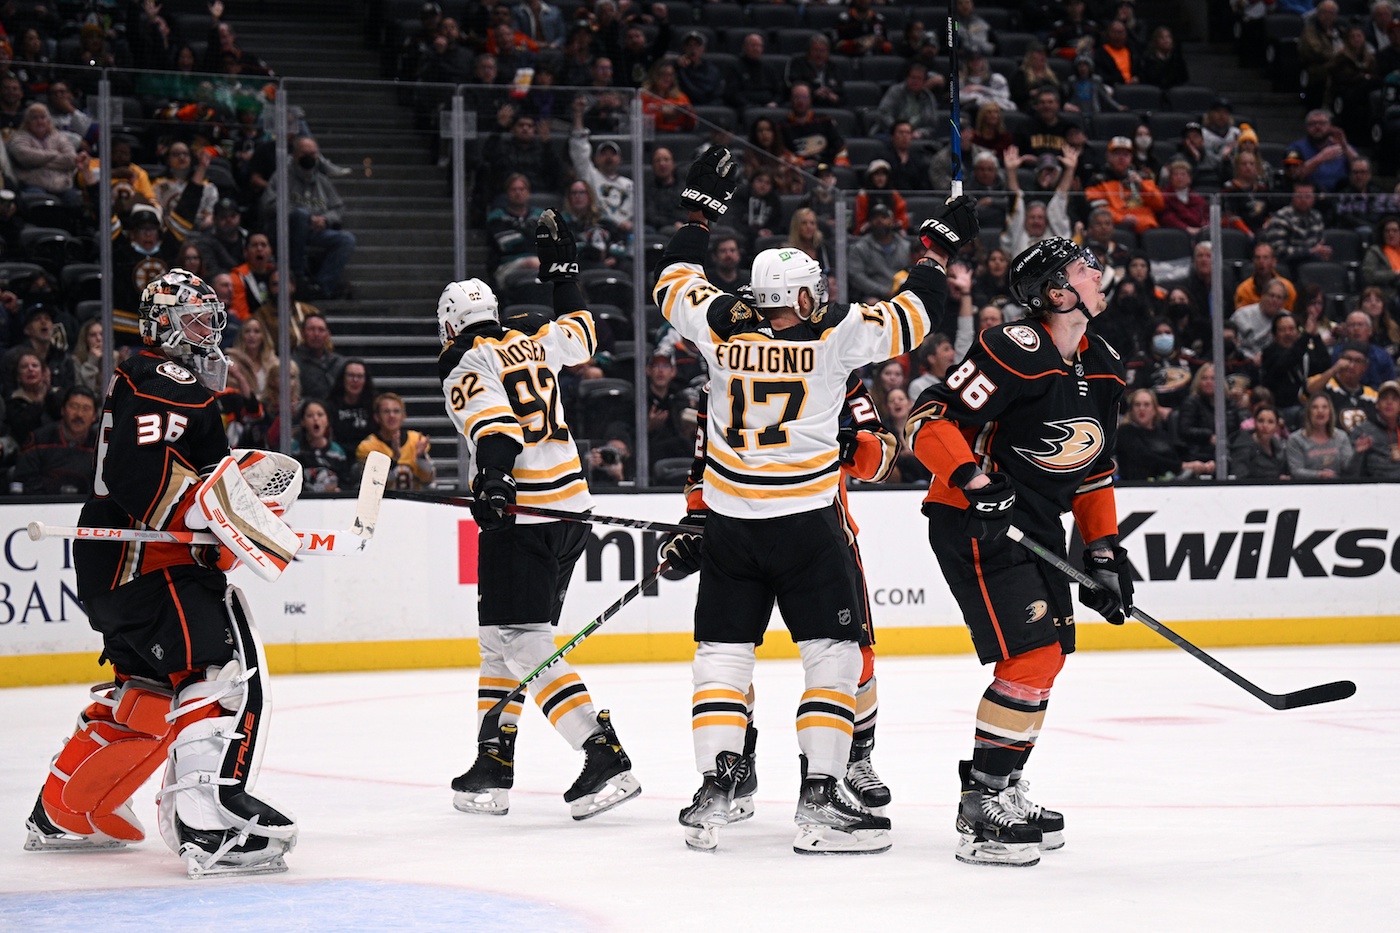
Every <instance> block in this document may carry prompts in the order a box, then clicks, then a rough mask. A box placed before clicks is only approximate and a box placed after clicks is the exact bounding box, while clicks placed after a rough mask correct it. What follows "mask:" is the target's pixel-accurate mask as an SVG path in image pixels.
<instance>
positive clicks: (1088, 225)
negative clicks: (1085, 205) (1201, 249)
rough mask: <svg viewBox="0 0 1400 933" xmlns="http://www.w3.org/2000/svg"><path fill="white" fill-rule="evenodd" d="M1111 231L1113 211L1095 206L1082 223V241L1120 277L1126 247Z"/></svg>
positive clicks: (1126, 263)
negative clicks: (1101, 257) (1104, 258)
mask: <svg viewBox="0 0 1400 933" xmlns="http://www.w3.org/2000/svg"><path fill="white" fill-rule="evenodd" d="M1113 233H1114V226H1113V212H1112V211H1110V210H1109V209H1108V208H1106V207H1096V208H1094V209H1093V210H1092V211H1090V212H1089V219H1088V221H1086V222H1085V224H1084V231H1083V239H1082V243H1083V245H1084V246H1085V247H1086V248H1087V249H1091V250H1093V251H1094V253H1095V254H1096V255H1101V256H1104V257H1106V258H1107V260H1108V263H1107V266H1111V267H1112V268H1113V269H1115V270H1116V272H1117V275H1116V277H1118V278H1121V277H1122V275H1123V273H1124V272H1126V271H1127V269H1128V249H1127V247H1125V246H1124V245H1123V244H1122V243H1119V242H1118V241H1117V240H1115V239H1114V238H1113ZM1207 248H1208V247H1207Z"/></svg>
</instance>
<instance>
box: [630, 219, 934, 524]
mask: <svg viewBox="0 0 1400 933" xmlns="http://www.w3.org/2000/svg"><path fill="white" fill-rule="evenodd" d="M694 229H696V228H691V227H684V228H682V229H681V231H680V232H679V233H677V234H676V236H675V237H673V238H672V241H671V244H670V245H669V246H668V249H667V253H668V258H670V257H672V256H674V251H675V247H676V246H677V241H678V240H681V239H682V237H683V236H684V235H685V234H686V233H688V232H689V231H691V230H694ZM684 245H685V244H684V243H682V246H683V247H684ZM702 249H703V247H702ZM700 255H701V256H703V252H700ZM687 259H689V256H686V255H685V254H684V253H683V254H682V261H672V262H670V263H668V264H666V265H664V267H663V270H662V272H661V276H660V279H659V280H658V282H657V285H656V290H655V297H656V302H657V304H658V305H659V306H660V308H661V312H662V314H664V315H665V317H666V319H667V320H668V321H670V322H671V324H672V326H674V327H675V328H676V329H677V330H678V331H680V333H681V334H682V335H683V336H684V337H686V338H687V339H688V340H690V341H691V342H692V343H694V344H695V345H696V347H697V348H699V350H700V353H701V354H702V355H703V356H704V358H705V362H706V363H707V364H708V365H709V370H710V386H709V388H710V401H709V430H708V434H707V437H706V444H705V474H704V486H705V502H706V504H707V505H708V506H709V508H711V509H713V510H714V511H715V512H718V513H719V514H721V515H727V516H729V517H731V518H750V519H752V518H775V517H778V516H782V515H794V514H797V513H799V512H807V511H811V510H813V509H818V508H822V507H824V506H828V505H830V504H831V503H832V502H833V501H834V500H835V498H836V494H837V486H838V484H839V482H840V468H841V464H840V462H839V460H838V448H837V441H836V434H837V431H838V430H839V429H840V418H841V413H842V410H843V408H844V406H845V402H846V379H847V376H848V375H849V374H850V372H851V370H853V369H856V368H857V367H860V366H864V365H866V364H867V363H872V362H876V361H878V360H885V359H889V358H891V357H895V356H899V355H900V354H902V353H906V352H908V351H910V350H913V349H914V348H915V347H917V346H918V345H919V344H920V343H921V342H922V341H923V339H924V337H926V336H927V335H928V333H929V332H930V329H931V328H930V316H932V318H933V320H934V321H935V322H936V321H938V320H940V319H941V317H942V312H943V306H944V302H945V296H946V291H945V284H944V277H943V273H942V271H941V270H939V269H937V268H936V267H933V266H928V265H925V266H917V267H915V271H914V272H912V273H911V274H910V278H909V282H908V283H906V287H905V290H904V291H902V292H900V293H899V294H898V295H896V296H895V297H894V298H893V299H892V300H889V301H882V302H880V303H878V304H874V305H861V304H853V305H849V306H847V307H844V308H843V307H836V306H833V305H826V306H824V307H822V308H818V309H817V310H816V311H815V312H814V313H813V314H812V317H811V319H810V320H807V321H804V322H802V323H800V324H797V325H795V326H793V327H789V328H785V329H783V330H779V331H776V332H775V331H774V330H773V329H772V327H770V326H769V324H768V323H767V322H766V321H765V320H764V319H763V318H761V317H760V316H759V315H758V314H757V313H756V312H755V311H754V310H753V309H752V308H750V307H749V306H748V305H746V304H744V303H743V302H741V301H739V299H738V298H736V297H735V296H733V295H728V294H725V293H724V292H722V291H720V290H719V289H718V288H716V287H715V286H713V285H711V284H710V283H709V282H708V281H706V280H705V276H704V271H703V267H702V266H701V265H699V264H698V262H696V261H685V260H687ZM911 283H912V287H911Z"/></svg>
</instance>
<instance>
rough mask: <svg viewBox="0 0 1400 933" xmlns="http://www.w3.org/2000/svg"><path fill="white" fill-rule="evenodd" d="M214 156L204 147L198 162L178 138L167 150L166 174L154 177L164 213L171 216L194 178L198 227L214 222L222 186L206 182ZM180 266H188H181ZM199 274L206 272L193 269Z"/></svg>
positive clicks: (157, 194) (154, 183)
mask: <svg viewBox="0 0 1400 933" xmlns="http://www.w3.org/2000/svg"><path fill="white" fill-rule="evenodd" d="M211 160H212V156H211V155H210V154H209V150H208V149H201V150H200V153H199V159H198V161H197V162H196V161H195V160H194V158H193V157H192V155H191V153H190V147H189V144H188V143H184V142H174V143H171V145H170V148H169V149H168V150H166V153H165V174H164V175H162V176H160V177H159V178H156V179H155V180H154V181H152V183H151V184H152V186H153V188H154V192H155V202H156V205H157V206H158V207H159V208H160V210H161V213H162V214H164V215H166V216H169V215H170V213H171V211H172V210H173V209H174V207H175V204H176V202H177V201H179V200H180V195H182V194H184V192H185V186H186V185H188V184H190V183H191V181H194V182H195V183H196V184H198V185H200V191H201V194H200V199H199V205H198V207H196V208H195V215H194V230H195V231H196V232H201V233H202V232H204V231H207V230H209V229H211V228H212V227H213V226H214V206H215V205H216V204H218V203H219V189H218V188H216V187H215V186H213V185H206V184H204V180H205V177H206V175H207V174H208V172H209V164H210V162H211ZM180 268H184V266H181V267H180ZM189 271H190V272H193V273H195V275H199V276H203V275H204V274H205V273H203V272H200V271H197V270H195V269H190V270H189Z"/></svg>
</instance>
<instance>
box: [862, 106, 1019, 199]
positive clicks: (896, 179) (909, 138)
mask: <svg viewBox="0 0 1400 933" xmlns="http://www.w3.org/2000/svg"><path fill="white" fill-rule="evenodd" d="M1008 139H1009V137H1008ZM913 142H914V127H913V126H911V125H910V124H909V121H907V120H900V121H899V122H897V123H895V125H894V126H892V127H890V142H889V145H888V147H887V148H886V150H885V156H884V161H886V162H888V163H889V164H890V187H891V188H894V189H895V190H896V191H922V190H925V189H927V188H928V181H929V179H928V158H927V157H926V156H925V155H924V154H923V153H922V152H921V151H920V150H917V149H915V148H914V146H913ZM973 164H974V166H975V165H976V159H975V158H974V160H973ZM993 169H995V162H993Z"/></svg>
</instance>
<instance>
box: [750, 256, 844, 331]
mask: <svg viewBox="0 0 1400 933" xmlns="http://www.w3.org/2000/svg"><path fill="white" fill-rule="evenodd" d="M803 289H806V290H807V291H808V292H809V293H810V294H811V296H812V310H813V311H815V310H816V309H817V308H820V307H821V306H822V305H824V304H826V273H824V272H822V267H821V263H819V262H817V261H816V260H815V259H813V258H812V257H810V256H808V255H807V254H806V253H804V252H802V250H800V249H796V248H794V247H783V248H781V249H765V250H764V251H763V252H761V253H759V254H758V255H757V256H756V257H754V261H753V296H754V307H756V308H793V309H797V308H799V305H798V298H797V296H798V295H800V294H802V290H803ZM809 313H810V312H809ZM798 314H799V316H800V317H801V316H803V315H802V314H801V312H800V311H799V312H798Z"/></svg>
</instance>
